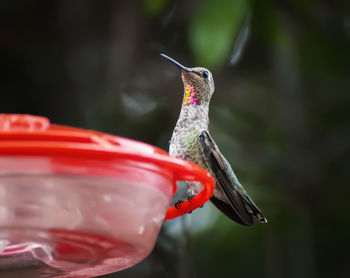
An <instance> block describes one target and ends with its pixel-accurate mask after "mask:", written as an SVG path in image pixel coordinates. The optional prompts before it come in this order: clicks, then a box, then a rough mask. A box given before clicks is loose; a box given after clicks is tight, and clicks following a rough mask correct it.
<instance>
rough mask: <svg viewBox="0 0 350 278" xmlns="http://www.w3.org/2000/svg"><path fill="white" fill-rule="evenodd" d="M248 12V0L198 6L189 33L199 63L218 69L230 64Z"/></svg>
mask: <svg viewBox="0 0 350 278" xmlns="http://www.w3.org/2000/svg"><path fill="white" fill-rule="evenodd" d="M248 11H249V1H247V0H235V1H231V0H221V1H215V0H205V1H201V3H200V4H198V9H196V10H195V12H193V15H192V16H193V19H191V24H190V26H189V31H188V38H189V43H190V45H191V47H192V51H193V54H194V56H195V58H196V59H197V62H198V63H200V64H202V65H203V66H206V67H211V68H216V67H218V66H219V65H222V64H223V63H224V62H225V60H227V58H228V56H229V55H230V51H232V46H233V42H234V40H235V38H236V37H237V35H238V32H239V30H240V26H241V24H242V22H243V18H244V17H245V16H247V14H248Z"/></svg>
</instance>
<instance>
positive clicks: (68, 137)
mask: <svg viewBox="0 0 350 278" xmlns="http://www.w3.org/2000/svg"><path fill="white" fill-rule="evenodd" d="M0 155H33V156H43V155H50V156H65V157H72V158H78V157H79V158H93V159H116V158H124V159H129V160H133V161H142V162H146V163H152V164H156V165H157V166H160V167H162V168H166V169H167V170H169V171H170V172H172V173H173V176H174V182H173V195H174V194H175V192H176V191H177V185H176V181H199V182H201V183H202V184H203V189H202V191H201V192H199V193H198V194H197V195H196V196H194V197H193V198H192V199H191V201H185V202H183V203H181V204H180V206H179V208H175V207H174V206H172V207H169V208H168V211H167V213H166V216H165V219H164V220H169V219H172V218H175V217H178V216H181V215H183V214H186V213H189V212H191V211H193V210H195V209H196V208H198V207H200V206H202V205H203V204H204V203H205V202H207V201H208V200H209V198H210V197H211V196H212V194H213V190H214V186H215V182H214V180H213V178H212V177H211V175H210V174H209V173H208V172H206V171H205V170H204V169H202V168H201V167H199V166H197V165H195V164H193V163H190V162H188V161H185V160H182V159H177V158H172V157H170V156H169V155H168V153H167V152H165V151H163V150H161V149H159V148H156V147H153V146H151V145H148V144H145V143H140V142H137V141H134V140H130V139H125V138H122V137H119V136H113V135H109V134H104V133H100V132H96V131H91V130H84V129H79V128H72V127H67V126H60V125H51V123H50V121H49V119H47V118H45V117H39V116H32V115H18V114H0Z"/></svg>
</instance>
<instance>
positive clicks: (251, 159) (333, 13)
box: [0, 0, 350, 278]
mask: <svg viewBox="0 0 350 278" xmlns="http://www.w3.org/2000/svg"><path fill="white" fill-rule="evenodd" d="M0 13H1V17H0V22H1V27H2V29H1V30H2V36H1V40H0V45H1V48H0V49H1V51H0V59H1V67H2V74H1V75H0V80H1V82H0V86H1V88H0V91H1V101H0V111H1V112H5V113H31V114H37V115H43V116H47V117H49V118H50V119H51V120H52V122H55V123H58V124H64V125H73V126H79V127H83V128H90V129H96V130H100V131H104V132H109V133H112V134H117V135H120V136H125V137H129V138H133V139H137V140H141V141H145V142H147V143H150V144H153V145H157V146H159V147H161V148H163V149H167V148H168V141H169V138H170V136H171V132H172V129H173V127H174V125H175V122H176V119H177V116H178V113H179V109H180V104H181V97H182V90H183V88H182V84H181V80H180V76H179V72H178V71H177V69H176V68H174V67H173V66H172V65H170V64H168V63H167V62H166V61H164V60H163V59H161V57H159V53H160V52H164V53H166V54H169V55H170V56H172V57H174V58H175V59H177V60H179V61H180V62H181V63H183V64H185V65H187V66H196V65H198V66H208V67H209V68H210V70H213V74H214V78H215V85H216V92H215V95H214V97H213V100H212V103H211V112H210V119H211V125H210V131H211V133H212V135H213V137H214V139H215V140H216V142H217V144H218V145H219V147H220V149H221V151H222V152H223V153H224V154H225V156H226V157H227V159H228V160H229V161H230V162H231V164H232V166H233V168H234V169H235V171H236V173H237V175H238V177H239V179H240V181H241V182H242V184H244V185H245V187H246V188H247V190H248V192H249V193H250V194H251V195H252V196H253V197H254V199H255V200H256V203H257V204H258V205H259V206H260V207H261V208H262V210H263V211H264V212H265V214H266V216H267V217H268V220H269V223H268V224H267V225H261V224H257V225H255V226H254V227H253V228H246V227H241V226H239V225H237V224H234V223H232V222H230V221H229V220H228V219H226V218H225V217H224V216H222V215H220V214H219V213H218V212H217V211H216V210H215V208H213V206H212V205H211V204H208V205H206V206H205V207H204V208H203V209H201V210H199V211H195V212H193V213H192V214H191V215H189V216H185V217H184V218H182V219H179V220H172V221H168V222H167V223H165V225H164V227H163V230H162V232H161V234H160V237H159V239H158V242H157V245H156V247H155V250H154V251H153V253H152V254H151V255H150V256H149V258H148V259H146V260H145V261H144V262H142V263H140V264H138V265H137V266H135V267H133V268H131V269H129V270H125V271H122V272H120V273H117V274H111V275H109V276H106V277H168V278H172V277H191V278H192V277H213V276H215V277H231V276H234V277H245V278H247V277H269V278H275V277H276V278H277V277H291V278H292V277H298V278H299V277H349V276H350V268H349V266H348V259H349V255H348V250H349V248H350V244H349V242H350V241H349V239H348V236H349V234H350V217H349V213H348V211H349V208H348V205H347V204H348V200H347V199H348V196H349V186H348V181H349V180H350V174H349V173H350V172H349V170H348V168H349V166H350V161H349V160H350V159H349V157H350V129H349V107H350V94H349V88H350V66H349V65H350V55H349V49H350V31H349V30H350V28H349V26H350V24H349V22H350V19H349V18H350V2H349V1H313V0H308V1H300V0H294V1H293V0H288V1H259V0H251V1H244V0H235V1H230V0H220V1H213V0H203V1H200V0H190V1H170V0H168V1H166V0H156V1H152V0H144V1H92V0H76V1H67V0H65V1H44V0H35V1H27V2H25V1H24V2H23V1H1V3H0ZM247 18H248V19H249V20H246V19H247ZM245 22H246V23H245ZM245 24H247V26H246V25H245ZM243 27H244V28H245V27H249V28H247V30H249V32H248V33H249V36H248V39H247V40H246V41H245V40H243V41H240V40H239V39H238V37H239V34H240V32H241V30H242V28H243ZM237 44H242V45H241V48H242V51H241V52H240V54H241V57H240V59H239V60H237V61H239V62H238V63H237V64H235V65H232V64H230V61H231V58H232V57H231V56H232V55H233V53H234V49H235V48H236V46H237Z"/></svg>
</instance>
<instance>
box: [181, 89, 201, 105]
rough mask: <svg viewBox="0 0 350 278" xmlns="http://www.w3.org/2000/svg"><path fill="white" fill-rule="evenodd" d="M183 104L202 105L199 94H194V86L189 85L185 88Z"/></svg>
mask: <svg viewBox="0 0 350 278" xmlns="http://www.w3.org/2000/svg"><path fill="white" fill-rule="evenodd" d="M183 104H195V105H199V104H200V97H199V95H198V94H197V93H195V92H194V88H193V86H190V85H187V86H186V88H185V96H184V100H183Z"/></svg>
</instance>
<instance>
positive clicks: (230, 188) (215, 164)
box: [199, 131, 253, 225]
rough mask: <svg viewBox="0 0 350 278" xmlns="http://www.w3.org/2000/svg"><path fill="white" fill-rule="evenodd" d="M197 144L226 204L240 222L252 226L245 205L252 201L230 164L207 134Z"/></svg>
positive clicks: (204, 132) (204, 133) (203, 133)
mask: <svg viewBox="0 0 350 278" xmlns="http://www.w3.org/2000/svg"><path fill="white" fill-rule="evenodd" d="M199 142H200V149H201V151H202V154H203V158H204V160H205V162H206V164H207V166H208V168H209V169H211V174H212V175H213V176H214V177H215V179H216V181H217V182H216V186H217V187H219V189H221V191H222V192H223V193H224V194H225V196H226V198H227V201H228V203H229V204H230V205H231V207H232V209H233V210H234V211H235V212H236V214H237V215H238V216H239V217H240V218H241V220H242V221H243V222H244V223H245V224H246V225H252V224H253V219H252V215H251V213H249V211H248V210H247V203H248V204H249V203H251V202H252V201H251V199H250V198H249V196H248V195H247V194H246V192H245V190H244V188H243V187H242V186H241V185H240V184H239V182H238V179H237V177H236V176H235V174H234V172H233V170H232V168H231V166H230V164H229V163H228V161H227V160H226V159H225V158H224V156H223V155H222V154H221V152H220V151H219V149H218V147H217V146H216V144H215V142H214V141H213V139H212V138H211V137H210V135H209V134H208V132H206V131H203V132H202V133H201V135H200V136H199Z"/></svg>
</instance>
